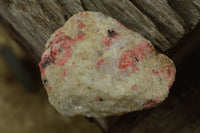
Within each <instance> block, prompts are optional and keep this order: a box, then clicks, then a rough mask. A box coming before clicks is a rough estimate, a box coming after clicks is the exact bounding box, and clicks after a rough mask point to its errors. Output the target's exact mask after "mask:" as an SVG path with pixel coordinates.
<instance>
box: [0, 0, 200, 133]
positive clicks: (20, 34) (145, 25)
mask: <svg viewBox="0 0 200 133" xmlns="http://www.w3.org/2000/svg"><path fill="white" fill-rule="evenodd" d="M84 10H89V11H100V12H103V13H104V14H106V15H109V16H111V17H113V18H115V19H117V20H118V21H119V22H121V23H122V24H124V25H125V26H126V27H127V28H129V29H132V30H134V31H136V32H138V33H139V34H141V35H142V36H144V37H145V38H147V39H149V40H150V41H152V43H153V45H154V46H155V47H156V49H157V50H158V51H161V52H163V53H165V54H167V55H168V56H170V57H171V58H172V59H173V60H174V61H175V63H176V65H177V72H178V73H177V80H176V82H175V85H174V86H173V88H172V92H171V94H170V96H169V98H168V99H167V100H166V101H165V102H164V103H163V104H162V105H160V106H159V107H157V108H155V109H151V110H146V111H141V112H133V113H129V114H127V115H124V116H119V117H111V118H108V124H109V130H108V132H116V133H118V132H119V133H125V132H141V133H145V132H162V133H165V132H166V133H171V132H181V133H184V132H185V133H186V132H200V128H199V126H200V125H199V124H200V123H199V120H200V119H199V118H200V117H199V116H198V114H199V113H200V109H198V108H197V109H196V107H197V106H198V104H199V102H200V101H199V99H198V97H199V92H198V94H196V91H198V89H197V88H199V89H200V86H199V84H198V86H197V87H196V86H195V85H196V84H197V83H196V82H195V81H197V80H199V78H198V77H197V78H194V79H193V78H192V77H196V76H194V75H196V74H198V73H199V70H198V68H197V66H198V65H196V64H195V62H198V60H199V58H197V57H199V55H198V54H197V55H195V54H194V53H195V52H194V51H196V50H198V48H199V42H200V40H199V36H200V29H199V23H200V0H0V22H1V23H2V24H4V26H5V27H6V28H7V30H8V31H9V32H10V35H11V36H12V37H13V38H14V39H15V40H16V41H17V42H18V43H19V44H20V45H21V46H22V47H23V48H24V49H25V50H26V51H28V52H29V54H30V55H32V57H34V59H35V61H36V63H38V61H39V60H40V56H41V54H42V51H43V49H44V44H45V43H46V41H47V40H48V38H49V37H50V35H51V34H52V33H53V32H54V31H55V30H56V29H57V28H58V27H60V26H62V25H63V24H64V23H65V22H66V21H67V19H68V18H69V17H70V16H72V15H73V14H75V13H78V12H80V11H84ZM192 54H193V55H192ZM190 55H192V56H190ZM193 58H194V59H195V60H194V59H193ZM186 59H187V60H186ZM188 61H192V62H188ZM186 62H187V63H190V64H192V65H193V66H192V67H191V66H188V65H187V63H186ZM185 63H186V64H185ZM183 66H185V67H184V69H183V68H182V67H183ZM195 68H196V69H195ZM189 69H191V70H189ZM189 71H192V72H191V73H192V74H191V73H190V72H189ZM190 76H192V77H190ZM186 80H187V81H188V84H191V85H192V86H189V85H185V86H184V84H186V82H185V81H186ZM193 81H194V82H193ZM194 84H195V85H194ZM187 87H188V88H189V90H187ZM181 88H186V92H187V94H188V96H186V94H185V92H183V91H182V90H181ZM183 90H184V89H183ZM184 91H185V90H184ZM182 96H183V97H186V100H185V99H184V98H183V99H182ZM184 100H185V101H184ZM190 117H192V118H191V119H190Z"/></svg>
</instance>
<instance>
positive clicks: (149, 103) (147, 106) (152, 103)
mask: <svg viewBox="0 0 200 133" xmlns="http://www.w3.org/2000/svg"><path fill="white" fill-rule="evenodd" d="M156 105H157V100H155V99H154V100H148V101H146V103H145V104H143V109H150V108H152V107H154V106H156Z"/></svg>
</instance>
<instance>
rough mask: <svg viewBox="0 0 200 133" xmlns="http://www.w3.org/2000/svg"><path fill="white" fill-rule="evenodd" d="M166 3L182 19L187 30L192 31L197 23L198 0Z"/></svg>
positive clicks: (199, 3)
mask: <svg viewBox="0 0 200 133" xmlns="http://www.w3.org/2000/svg"><path fill="white" fill-rule="evenodd" d="M168 3H169V5H170V6H171V7H172V8H173V9H174V10H175V11H176V12H177V13H178V14H179V15H180V16H181V17H182V19H183V20H184V22H185V23H186V29H187V30H191V29H193V28H194V27H195V26H196V25H197V24H198V23H199V17H200V10H199V9H200V1H199V0H168Z"/></svg>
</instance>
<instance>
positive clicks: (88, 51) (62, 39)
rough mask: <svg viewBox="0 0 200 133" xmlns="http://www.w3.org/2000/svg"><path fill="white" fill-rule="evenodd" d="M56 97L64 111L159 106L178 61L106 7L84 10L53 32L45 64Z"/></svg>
mask: <svg viewBox="0 0 200 133" xmlns="http://www.w3.org/2000/svg"><path fill="white" fill-rule="evenodd" d="M39 66H40V70H41V74H42V80H43V83H44V86H45V88H46V91H47V93H48V96H49V101H50V103H51V104H52V105H53V106H54V107H55V108H56V109H57V110H58V111H59V112H60V113H62V114H66V115H69V116H73V115H84V116H88V117H101V116H110V115H116V114H123V113H125V112H130V111H136V110H142V109H147V108H151V107H154V106H156V105H158V104H159V103H161V102H162V101H163V100H164V99H165V98H166V97H167V96H168V93H169V89H170V87H171V85H172V84H173V81H174V79H175V66H174V64H173V62H172V61H171V60H170V59H169V58H168V57H167V56H165V55H163V54H160V53H158V52H157V51H156V50H155V49H154V47H153V45H152V44H151V43H150V41H148V40H147V39H145V38H143V37H142V36H141V35H139V34H137V33H136V32H133V31H131V30H129V29H127V28H126V27H124V26H123V25H122V24H120V23H119V22H117V21H116V20H115V19H113V18H111V17H108V16H105V15H104V14H102V13H100V12H81V13H78V14H76V15H74V16H73V17H71V18H70V19H69V20H68V21H67V22H66V24H65V25H64V26H63V27H61V28H59V29H58V30H57V31H55V33H54V34H53V35H52V36H51V38H50V39H49V40H48V42H47V44H46V48H45V50H44V53H43V55H42V57H41V62H40V64H39Z"/></svg>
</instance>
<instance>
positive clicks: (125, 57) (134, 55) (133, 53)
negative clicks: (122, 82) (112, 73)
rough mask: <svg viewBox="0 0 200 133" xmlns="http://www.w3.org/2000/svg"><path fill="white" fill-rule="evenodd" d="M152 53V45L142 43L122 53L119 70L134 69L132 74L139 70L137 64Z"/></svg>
mask: <svg viewBox="0 0 200 133" xmlns="http://www.w3.org/2000/svg"><path fill="white" fill-rule="evenodd" d="M151 52H152V46H151V44H148V43H147V42H145V41H143V40H142V41H141V42H140V43H138V44H137V45H136V46H135V47H133V48H132V49H130V50H126V51H124V52H122V54H121V57H120V62H119V69H127V68H129V67H132V72H136V71H137V70H139V68H138V66H137V62H139V61H142V60H143V59H144V58H145V56H146V55H148V54H150V53H151Z"/></svg>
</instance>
